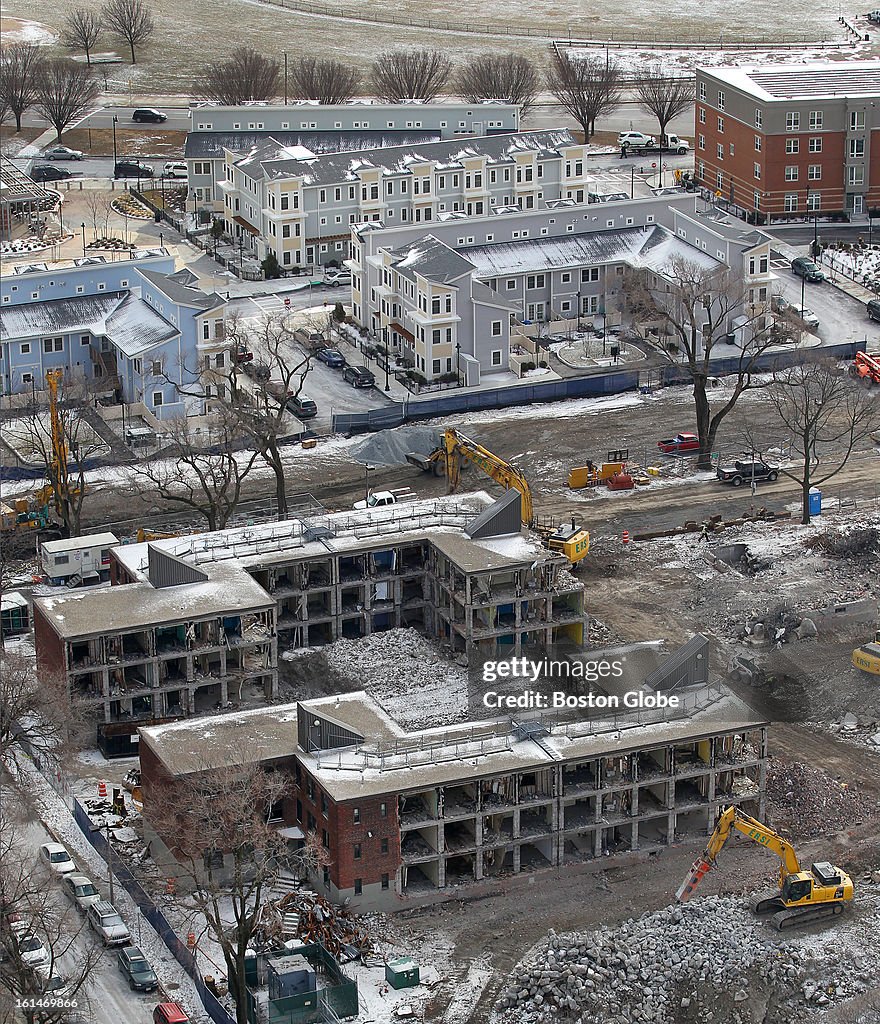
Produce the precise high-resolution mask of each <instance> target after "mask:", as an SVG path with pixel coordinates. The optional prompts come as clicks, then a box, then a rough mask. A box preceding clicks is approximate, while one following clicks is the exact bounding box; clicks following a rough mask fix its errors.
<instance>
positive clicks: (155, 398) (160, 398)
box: [152, 391, 165, 409]
mask: <svg viewBox="0 0 880 1024" xmlns="http://www.w3.org/2000/svg"><path fill="white" fill-rule="evenodd" d="M164 401H165V396H164V395H163V394H162V392H161V391H154V392H153V395H152V403H153V408H154V409H158V408H159V406H160V405H162V403H163V402H164Z"/></svg>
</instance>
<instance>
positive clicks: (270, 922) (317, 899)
mask: <svg viewBox="0 0 880 1024" xmlns="http://www.w3.org/2000/svg"><path fill="white" fill-rule="evenodd" d="M255 938H256V940H257V941H258V942H259V943H261V944H262V945H263V946H264V948H277V947H278V946H279V945H280V944H281V943H282V942H283V941H284V940H285V939H291V938H295V939H299V940H301V941H302V942H305V943H311V942H318V943H320V944H321V945H322V946H323V947H324V948H325V949H326V950H327V951H328V952H329V953H330V954H332V955H333V956H334V957H336V958H337V959H338V960H346V959H349V960H350V959H352V958H354V957H361V958H363V957H367V956H369V954H370V953H371V952H372V951H373V940H372V938H371V937H370V932H369V929H368V927H367V925H366V923H365V921H364V919H363V918H362V917H360V916H358V915H357V914H353V913H352V912H351V911H349V910H346V908H345V907H339V906H336V905H335V904H333V903H331V902H330V900H328V899H325V898H324V897H323V896H319V895H318V894H317V893H314V892H311V891H309V890H305V889H298V890H294V891H293V892H288V893H285V895H284V896H282V897H281V898H280V899H277V900H274V901H267V902H265V903H264V904H263V906H262V908H261V911H260V923H259V927H258V930H257V933H256V935H255Z"/></svg>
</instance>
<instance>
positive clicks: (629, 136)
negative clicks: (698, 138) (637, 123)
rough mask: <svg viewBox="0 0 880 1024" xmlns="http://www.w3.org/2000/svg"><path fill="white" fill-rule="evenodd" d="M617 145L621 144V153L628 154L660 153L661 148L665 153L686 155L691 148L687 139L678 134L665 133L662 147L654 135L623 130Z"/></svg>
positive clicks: (618, 137)
mask: <svg viewBox="0 0 880 1024" xmlns="http://www.w3.org/2000/svg"><path fill="white" fill-rule="evenodd" d="M617 145H618V146H620V152H621V155H626V156H635V155H638V156H644V155H645V154H646V153H659V152H660V150H661V148H662V150H663V152H664V153H677V154H678V155H679V156H684V155H685V154H687V153H689V152H690V149H691V146H690V143H689V142H688V141H687V139H682V138H680V137H679V136H678V135H664V136H663V146H662V147H661V146H660V143H659V142H658V141H657V139H656V138H655V137H654V136H653V135H644V134H643V133H642V132H621V134H620V135H618V136H617Z"/></svg>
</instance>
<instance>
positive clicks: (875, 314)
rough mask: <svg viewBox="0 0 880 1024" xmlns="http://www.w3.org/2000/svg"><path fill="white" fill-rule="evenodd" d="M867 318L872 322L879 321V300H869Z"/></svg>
mask: <svg viewBox="0 0 880 1024" xmlns="http://www.w3.org/2000/svg"><path fill="white" fill-rule="evenodd" d="M868 316H869V317H870V318H871V319H872V320H880V299H871V301H870V302H869V303H868Z"/></svg>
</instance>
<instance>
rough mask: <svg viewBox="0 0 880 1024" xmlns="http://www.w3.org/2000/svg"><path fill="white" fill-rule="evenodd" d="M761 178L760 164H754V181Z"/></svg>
mask: <svg viewBox="0 0 880 1024" xmlns="http://www.w3.org/2000/svg"><path fill="white" fill-rule="evenodd" d="M760 180H761V165H760V164H755V181H760Z"/></svg>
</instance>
